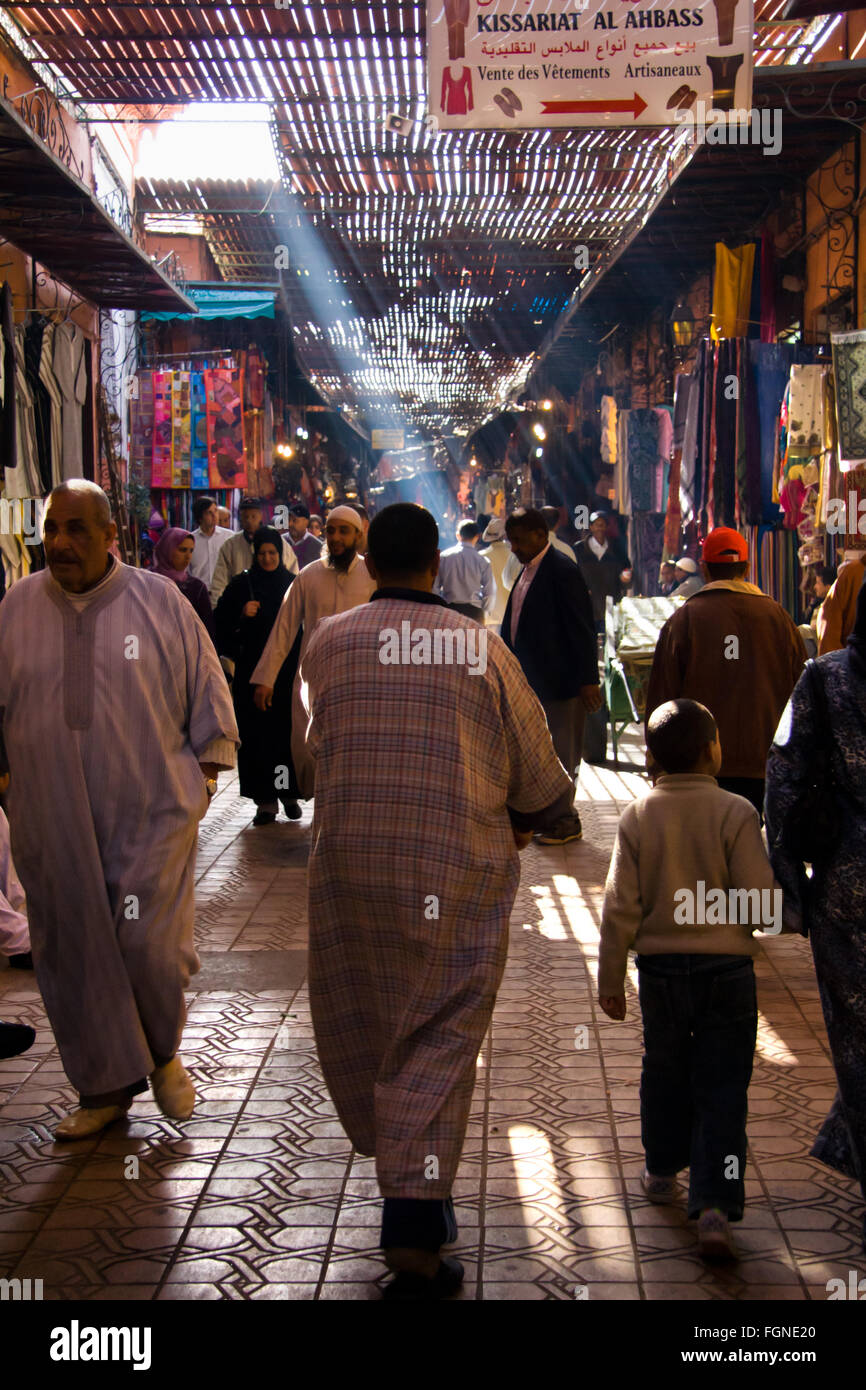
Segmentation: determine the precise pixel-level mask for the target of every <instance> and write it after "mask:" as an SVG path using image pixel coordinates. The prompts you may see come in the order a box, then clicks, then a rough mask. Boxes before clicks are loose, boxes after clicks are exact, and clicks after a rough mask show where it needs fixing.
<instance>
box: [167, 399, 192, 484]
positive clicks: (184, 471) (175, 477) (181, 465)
mask: <svg viewBox="0 0 866 1390" xmlns="http://www.w3.org/2000/svg"><path fill="white" fill-rule="evenodd" d="M189 390H190V387H189V372H174V373H173V380H172V387H171V485H172V487H189V473H190V469H189V457H190V444H191V425H190V396H189Z"/></svg>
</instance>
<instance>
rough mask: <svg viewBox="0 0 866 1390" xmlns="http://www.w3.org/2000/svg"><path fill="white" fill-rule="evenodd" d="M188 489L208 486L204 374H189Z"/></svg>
mask: <svg viewBox="0 0 866 1390" xmlns="http://www.w3.org/2000/svg"><path fill="white" fill-rule="evenodd" d="M189 398H190V460H189V478H190V487H193V488H204V489H205V490H206V489H207V487H208V486H209V484H210V469H209V467H208V456H207V401H206V397H205V389H204V373H203V372H191V373H190V389H189Z"/></svg>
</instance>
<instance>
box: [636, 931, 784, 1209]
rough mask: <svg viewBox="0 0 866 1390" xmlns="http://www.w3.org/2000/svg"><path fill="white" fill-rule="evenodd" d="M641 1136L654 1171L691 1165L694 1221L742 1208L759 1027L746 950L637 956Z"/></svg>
mask: <svg viewBox="0 0 866 1390" xmlns="http://www.w3.org/2000/svg"><path fill="white" fill-rule="evenodd" d="M637 967H638V982H639V990H640V1006H641V1013H642V1015H643V1034H644V1058H643V1070H642V1073H641V1083H640V1122H641V1139H642V1141H643V1146H644V1151H645V1153H646V1166H647V1169H648V1171H649V1172H650V1173H652V1174H653V1175H654V1176H657V1177H672V1176H673V1175H674V1173H678V1172H679V1171H680V1170H681V1169H682V1168H688V1169H689V1170H690V1171H689V1217H690V1218H691V1219H692V1220H694V1219H696V1218H697V1217H698V1216H699V1215H700V1213H701V1212H702V1211H703V1210H704V1209H705V1208H707V1207H719V1208H720V1209H721V1210H722V1211H724V1212H726V1213H727V1215H728V1219H729V1220H730V1221H741V1220H742V1217H743V1207H744V1205H745V1183H744V1173H745V1167H746V1114H747V1093H748V1089H749V1081H750V1080H751V1076H752V1059H753V1057H754V1052H755V1039H756V1037H757V1032H758V1006H757V999H756V995H755V971H754V966H753V964H752V960H751V957H750V956H715V955H697V954H695V955H687V954H683V955H658V956H638V958H637Z"/></svg>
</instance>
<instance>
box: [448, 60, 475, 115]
mask: <svg viewBox="0 0 866 1390" xmlns="http://www.w3.org/2000/svg"><path fill="white" fill-rule="evenodd" d="M442 110H443V111H444V112H445V115H446V116H466V115H468V113H469V112H470V111H472V110H473V101H472V72H471V70H470V69H469V68H463V69H462V70H461V71H460V73H459V74H458V75H457V76H456V77H455V75H454V73H453V72H452V70H451V68H445V70H444V72H443V73H442Z"/></svg>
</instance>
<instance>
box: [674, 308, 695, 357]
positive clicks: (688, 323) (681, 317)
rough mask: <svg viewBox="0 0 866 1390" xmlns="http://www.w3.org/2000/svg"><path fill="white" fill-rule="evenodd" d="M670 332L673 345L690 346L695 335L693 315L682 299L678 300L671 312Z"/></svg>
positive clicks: (678, 346) (685, 347) (679, 346)
mask: <svg viewBox="0 0 866 1390" xmlns="http://www.w3.org/2000/svg"><path fill="white" fill-rule="evenodd" d="M671 333H672V334H673V340H674V347H677V348H683V349H688V348H690V347H691V345H692V342H693V341H694V336H695V316H694V314H693V313H692V311H691V309H690V308H689V306H688V304H687V303H686V302H685V300H684V299H681V300H680V301H679V302H678V304H677V305H676V307H675V308H674V311H673V313H672V314H671Z"/></svg>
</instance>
